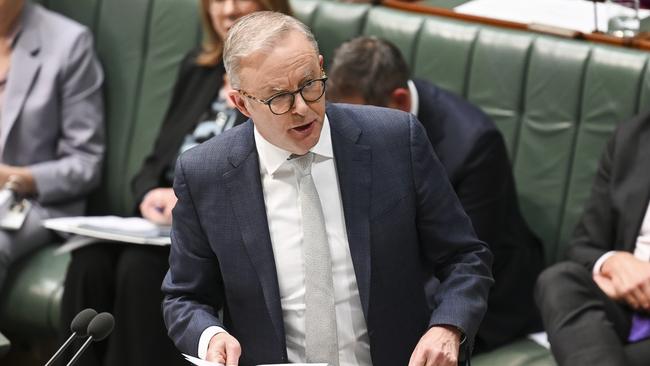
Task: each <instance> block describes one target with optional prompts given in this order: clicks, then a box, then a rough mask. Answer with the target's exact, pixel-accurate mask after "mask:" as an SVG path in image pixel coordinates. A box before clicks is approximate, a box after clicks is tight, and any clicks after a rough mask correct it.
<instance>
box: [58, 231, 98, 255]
mask: <svg viewBox="0 0 650 366" xmlns="http://www.w3.org/2000/svg"><path fill="white" fill-rule="evenodd" d="M100 242H103V240H102V239H97V238H91V237H88V236H81V235H73V236H71V237H70V238H69V239H68V240H66V242H65V243H63V244H62V245H60V246H59V247H58V248H56V250H55V251H54V254H55V255H61V254H63V253H68V252H71V251H73V250H75V249H79V248H82V247H85V246H87V245H91V244H95V243H100Z"/></svg>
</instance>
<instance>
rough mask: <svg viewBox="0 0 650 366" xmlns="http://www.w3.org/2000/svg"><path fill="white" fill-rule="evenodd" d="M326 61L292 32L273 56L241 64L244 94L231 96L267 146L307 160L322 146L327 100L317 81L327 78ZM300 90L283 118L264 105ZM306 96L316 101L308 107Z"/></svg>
mask: <svg viewBox="0 0 650 366" xmlns="http://www.w3.org/2000/svg"><path fill="white" fill-rule="evenodd" d="M322 60H323V58H322V56H319V55H318V54H317V53H316V52H315V51H314V49H313V47H312V45H311V43H310V42H309V41H308V40H307V39H306V38H305V36H304V35H302V34H301V33H299V32H297V31H294V32H290V33H289V34H288V35H287V36H285V37H284V38H283V39H281V40H280V41H278V43H277V44H276V45H275V46H274V47H273V49H272V50H270V51H268V50H264V51H259V52H256V53H253V54H252V55H250V56H248V57H247V58H245V59H243V60H242V62H241V64H240V71H239V80H240V84H241V85H240V91H232V92H230V97H231V100H232V101H233V102H234V104H235V105H236V106H237V108H238V109H239V110H240V111H241V112H242V113H243V114H245V115H246V116H248V117H251V119H252V120H253V123H255V127H256V128H257V130H258V131H259V133H260V134H261V135H262V136H263V137H264V138H265V139H266V140H267V141H269V142H270V143H272V144H273V145H275V146H277V147H279V148H281V149H284V150H286V151H289V152H291V153H294V154H299V155H302V154H305V153H306V152H308V151H309V150H310V149H311V148H312V147H314V145H316V143H317V142H318V139H319V138H320V132H321V129H322V127H323V120H324V118H325V97H324V96H321V97H320V98H318V93H319V90H323V89H322V88H320V87H317V86H316V85H321V84H319V82H318V81H314V80H316V79H320V78H321V77H322V76H323V72H322V63H323V61H322ZM300 88H303V93H302V94H301V93H295V94H294V98H293V99H294V103H293V106H292V107H291V108H289V110H288V111H287V112H286V113H284V114H281V115H277V114H274V113H273V112H271V109H270V108H269V106H268V105H266V104H263V103H261V102H259V100H269V99H270V98H272V97H274V96H277V95H279V94H282V93H286V92H291V93H292V92H296V91H297V90H298V89H300ZM285 95H286V94H285ZM303 95H305V96H306V97H307V99H316V100H314V101H312V102H308V101H305V99H304V98H303ZM253 99H257V101H256V100H253Z"/></svg>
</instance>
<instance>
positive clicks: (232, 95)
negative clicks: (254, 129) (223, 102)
mask: <svg viewBox="0 0 650 366" xmlns="http://www.w3.org/2000/svg"><path fill="white" fill-rule="evenodd" d="M228 99H230V102H231V103H232V104H233V105H234V106H235V107H236V108H237V109H238V110H239V111H240V112H241V113H242V114H243V115H244V116H246V117H249V118H250V116H251V113H250V112H249V111H248V107H246V101H245V100H244V98H242V96H241V94H239V92H238V91H237V90H231V91H229V92H228Z"/></svg>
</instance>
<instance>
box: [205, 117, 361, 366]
mask: <svg viewBox="0 0 650 366" xmlns="http://www.w3.org/2000/svg"><path fill="white" fill-rule="evenodd" d="M254 134H255V144H256V147H257V153H258V155H259V160H260V176H261V178H262V189H263V191H264V203H265V205H266V216H267V219H268V223H269V232H270V234H271V243H272V246H273V255H274V257H275V265H276V271H277V275H278V285H279V288H280V302H281V305H282V317H283V320H284V330H285V336H286V343H287V356H288V359H289V362H294V363H296V362H305V361H306V360H305V275H304V273H305V272H304V262H303V255H302V236H303V235H302V222H301V220H302V217H301V213H300V212H301V211H300V202H299V192H298V179H297V176H296V174H295V173H294V171H293V169H294V167H293V164H290V163H289V162H288V161H287V159H288V158H289V156H290V155H291V153H290V152H288V151H285V150H282V149H280V148H278V147H277V146H274V145H272V144H271V143H269V142H268V141H266V140H265V139H264V138H263V137H262V136H261V135H260V134H259V132H258V131H257V129H255V131H254ZM311 152H313V153H314V154H315V157H314V163H313V165H312V176H313V179H314V184H315V185H316V190H317V191H318V195H319V198H320V201H321V205H322V207H323V216H324V218H325V226H326V231H327V239H328V243H329V247H330V253H331V256H332V278H333V282H334V296H335V303H336V309H335V310H336V323H337V334H338V343H339V360H340V365H341V366H370V365H372V362H371V358H370V340H369V338H368V329H367V326H366V322H365V319H364V316H363V310H362V307H361V299H360V298H359V289H358V287H357V280H356V276H355V273H354V267H353V264H352V256H351V254H350V247H349V244H348V238H347V232H346V227H345V216H344V212H343V203H342V201H341V192H340V189H339V182H338V175H337V174H336V165H335V161H334V153H333V149H332V138H331V132H330V126H329V120H328V118H327V116H326V117H325V120H324V123H323V128H322V131H321V136H320V140H319V141H318V143H317V144H316V146H314V147H313V148H312V149H311ZM223 331H224V330H223V329H221V328H219V327H209V328H207V329H206V330H205V331H204V332H203V333H202V335H201V339H200V341H199V352H198V354H199V358H205V355H206V353H207V348H208V344H209V341H210V338H212V336H213V335H214V334H216V333H219V332H223Z"/></svg>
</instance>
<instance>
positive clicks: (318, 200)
mask: <svg viewBox="0 0 650 366" xmlns="http://www.w3.org/2000/svg"><path fill="white" fill-rule="evenodd" d="M322 60H323V59H322V56H320V55H319V52H318V45H317V44H316V41H315V40H314V37H313V35H312V34H311V32H310V31H309V29H308V28H307V27H306V26H305V25H304V24H302V23H300V22H299V21H297V20H296V19H294V18H291V17H289V16H286V15H282V14H279V13H270V12H258V13H254V14H251V15H248V16H246V17H244V18H241V19H240V20H239V21H238V22H237V23H236V24H235V25H234V26H233V27H232V28H231V29H230V31H229V33H228V39H227V40H226V44H225V47H224V63H225V67H226V70H227V73H228V77H229V79H230V81H231V83H232V85H233V88H234V90H233V91H232V92H230V93H229V97H230V98H231V100H232V101H233V102H234V104H235V105H236V106H237V108H238V109H239V110H240V111H241V112H242V113H243V114H244V115H246V116H248V117H250V118H251V120H250V121H248V122H246V123H244V124H242V125H240V126H237V127H234V128H232V129H231V130H229V131H226V132H225V133H223V134H221V135H220V136H217V137H215V138H213V139H211V140H209V141H207V142H205V143H203V144H201V145H199V146H197V147H195V148H193V149H191V150H189V151H187V152H186V153H184V154H183V155H181V156H180V158H179V160H178V162H177V168H176V171H175V173H176V178H175V182H174V189H175V192H176V195H177V197H178V203H177V204H176V207H175V208H174V211H173V228H172V235H171V237H172V246H171V254H170V270H169V272H168V273H167V276H166V277H165V280H164V282H163V292H164V293H165V294H166V296H165V300H164V302H163V312H164V317H165V321H166V323H167V328H168V330H169V335H170V337H171V338H172V339H173V340H174V342H175V343H176V346H177V347H178V348H179V349H180V350H181V351H182V352H185V353H189V354H193V355H197V354H198V356H199V357H201V358H205V359H208V360H212V361H219V362H222V363H225V364H226V365H237V364H239V365H257V364H263V363H283V362H327V363H328V364H329V365H332V366H336V365H345V366H352V365H358V366H370V365H374V366H395V365H407V364H408V365H411V366H415V365H425V364H427V365H428V364H435V365H445V366H446V365H455V364H456V360H457V357H458V351H459V348H460V345H461V343H462V342H463V340H464V341H465V342H467V343H470V342H471V340H472V339H473V337H474V335H475V333H476V329H477V328H478V324H479V323H480V321H481V319H482V317H483V314H484V312H485V308H486V299H487V294H488V291H489V287H490V286H491V284H492V278H491V274H490V265H491V253H490V251H489V249H488V248H487V246H486V245H485V244H484V243H483V242H481V241H480V240H478V239H477V238H476V235H475V234H474V231H473V230H472V227H471V222H470V220H469V218H468V217H467V216H466V214H465V213H464V211H463V209H462V206H461V205H460V203H459V202H458V199H457V197H456V195H455V194H454V191H453V189H452V187H451V185H450V184H449V182H448V180H447V178H446V175H445V173H444V169H443V167H442V165H441V164H440V162H439V161H438V159H437V157H436V155H435V153H434V152H433V149H432V148H431V145H430V144H429V142H428V141H427V139H426V137H425V132H424V130H423V128H422V126H421V125H420V123H419V122H418V121H417V120H416V119H415V117H414V116H412V115H410V114H408V113H404V112H401V111H393V110H388V109H383V108H376V107H367V106H339V105H335V104H330V105H326V103H325V98H324V93H325V81H326V80H327V77H326V76H325V74H324V72H323V70H322V65H323V61H322ZM430 274H434V275H435V276H436V277H437V278H439V279H440V281H441V283H440V286H438V287H437V289H436V291H435V292H434V291H431V290H430V289H429V288H427V287H426V286H425V284H426V283H425V280H426V278H427V276H428V275H430ZM430 303H435V304H436V306H435V308H434V309H433V310H431V309H430V308H429V307H428V304H430ZM219 310H222V311H223V312H222V316H220V315H219V314H218V311H219Z"/></svg>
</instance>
